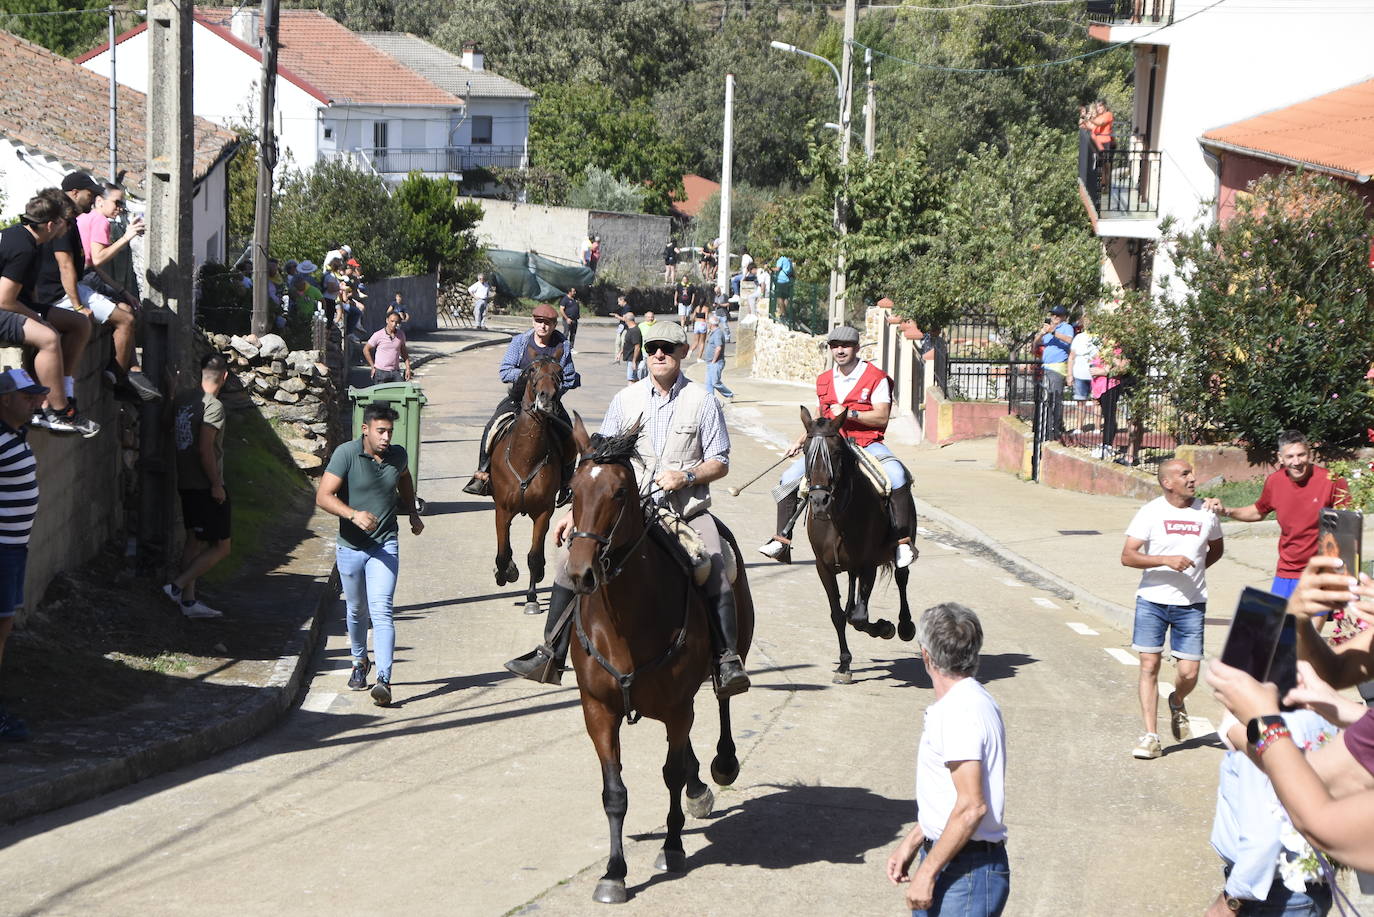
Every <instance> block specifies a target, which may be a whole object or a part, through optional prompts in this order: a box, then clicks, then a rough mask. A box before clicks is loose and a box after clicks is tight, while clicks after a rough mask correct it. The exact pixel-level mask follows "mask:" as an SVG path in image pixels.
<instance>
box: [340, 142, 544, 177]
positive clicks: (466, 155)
mask: <svg viewBox="0 0 1374 917" xmlns="http://www.w3.org/2000/svg"><path fill="white" fill-rule="evenodd" d="M336 155H337V156H338V157H339V158H343V159H349V160H353V161H356V162H358V164H359V165H363V167H364V168H369V167H370V168H371V169H373V170H374V171H376V172H377V173H379V174H381V175H384V176H396V175H408V174H410V173H411V172H415V171H419V172H423V173H425V174H426V175H451V176H455V177H456V176H461V175H462V174H463V172H464V171H468V170H471V169H486V168H492V167H503V168H511V169H514V168H519V167H520V165H521V164H522V163H523V162H524V161H525V148H524V147H523V146H494V145H492V144H485V143H477V144H471V145H469V146H450V147H395V146H390V147H364V148H363V149H360V150H352V151H348V152H340V153H338V154H336Z"/></svg>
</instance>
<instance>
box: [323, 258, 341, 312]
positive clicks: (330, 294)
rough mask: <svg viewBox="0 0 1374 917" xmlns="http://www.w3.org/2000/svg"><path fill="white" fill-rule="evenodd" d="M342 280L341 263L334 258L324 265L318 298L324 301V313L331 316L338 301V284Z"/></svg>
mask: <svg viewBox="0 0 1374 917" xmlns="http://www.w3.org/2000/svg"><path fill="white" fill-rule="evenodd" d="M342 279H343V261H342V260H340V259H339V258H337V257H336V258H335V259H334V260H333V261H326V262H325V263H324V273H323V274H322V275H320V298H321V299H322V300H324V308H325V311H327V312H329V313H330V314H333V312H334V304H335V303H336V302H337V301H338V299H339V284H340V282H341V281H342Z"/></svg>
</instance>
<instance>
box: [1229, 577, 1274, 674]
mask: <svg viewBox="0 0 1374 917" xmlns="http://www.w3.org/2000/svg"><path fill="white" fill-rule="evenodd" d="M1287 607H1288V600H1287V599H1284V598H1280V597H1279V596H1277V595H1274V594H1273V593H1270V592H1264V591H1263V590H1260V589H1255V588H1253V587H1251V586H1246V587H1245V589H1244V591H1242V592H1241V594H1240V601H1239V602H1237V603H1236V614H1235V617H1233V618H1232V619H1231V629H1230V630H1229V631H1227V632H1226V645H1225V646H1223V647H1222V649H1221V661H1222V662H1224V663H1226V664H1227V665H1229V666H1235V667H1236V668H1238V669H1241V670H1243V671H1245V672H1248V673H1249V674H1250V676H1251V677H1252V678H1254V679H1255V680H1256V681H1265V680H1266V679H1268V677H1269V665H1270V663H1272V662H1273V661H1274V651H1275V650H1276V649H1277V648H1278V643H1279V636H1280V634H1281V633H1282V631H1283V621H1284V618H1285V617H1287V613H1286V611H1285V609H1286V608H1287Z"/></svg>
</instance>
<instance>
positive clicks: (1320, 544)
mask: <svg viewBox="0 0 1374 917" xmlns="http://www.w3.org/2000/svg"><path fill="white" fill-rule="evenodd" d="M1363 548H1364V514H1363V513H1357V512H1354V511H1353V510H1348V509H1323V510H1322V512H1321V519H1320V522H1319V523H1318V525H1317V553H1318V554H1319V555H1322V556H1324V557H1339V558H1340V559H1341V561H1342V563H1344V564H1345V572H1346V573H1348V574H1349V575H1351V576H1358V575H1359V573H1360V562H1361V560H1363V558H1362V557H1361V553H1362V551H1363Z"/></svg>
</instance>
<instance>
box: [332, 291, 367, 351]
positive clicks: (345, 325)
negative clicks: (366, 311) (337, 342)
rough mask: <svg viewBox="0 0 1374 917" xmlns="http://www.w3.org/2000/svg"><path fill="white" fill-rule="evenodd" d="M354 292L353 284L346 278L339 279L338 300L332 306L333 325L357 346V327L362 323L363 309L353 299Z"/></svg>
mask: <svg viewBox="0 0 1374 917" xmlns="http://www.w3.org/2000/svg"><path fill="white" fill-rule="evenodd" d="M354 295H355V290H354V289H353V282H352V281H351V280H349V279H348V278H347V277H341V278H339V298H338V301H337V302H335V304H334V323H335V324H336V325H338V326H339V331H340V333H342V334H343V335H344V336H345V337H347V338H349V339H350V340H351V341H353V343H355V344H358V343H361V341H359V340H358V336H357V332H358V326H359V325H360V324H361V322H362V318H363V307H362V304H361V303H359V302H357V301H356V300H355V299H354V298H353V297H354Z"/></svg>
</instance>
